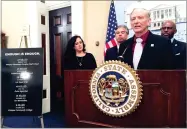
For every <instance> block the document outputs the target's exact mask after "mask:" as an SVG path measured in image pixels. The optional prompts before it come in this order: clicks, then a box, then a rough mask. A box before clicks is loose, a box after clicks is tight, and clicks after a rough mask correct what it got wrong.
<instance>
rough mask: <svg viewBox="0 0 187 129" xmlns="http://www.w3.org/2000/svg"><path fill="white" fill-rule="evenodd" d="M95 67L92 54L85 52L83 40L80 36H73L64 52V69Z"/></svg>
mask: <svg viewBox="0 0 187 129" xmlns="http://www.w3.org/2000/svg"><path fill="white" fill-rule="evenodd" d="M96 67H97V64H96V61H95V58H94V56H93V55H92V54H91V53H88V52H86V49H85V44H84V41H83V40H82V38H81V37H80V36H73V37H72V38H71V39H70V40H69V41H68V45H67V49H66V52H65V62H64V68H65V69H95V68H96Z"/></svg>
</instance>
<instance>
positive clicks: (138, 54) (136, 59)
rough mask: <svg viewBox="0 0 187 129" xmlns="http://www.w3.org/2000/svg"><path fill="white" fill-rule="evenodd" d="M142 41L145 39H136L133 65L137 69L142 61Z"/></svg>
mask: <svg viewBox="0 0 187 129" xmlns="http://www.w3.org/2000/svg"><path fill="white" fill-rule="evenodd" d="M142 41H143V40H142V39H141V38H137V39H136V45H135V49H134V54H133V65H134V69H135V70H137V67H138V63H139V61H140V58H141V55H142V51H143V47H142Z"/></svg>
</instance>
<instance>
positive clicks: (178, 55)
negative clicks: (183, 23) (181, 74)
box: [172, 39, 186, 69]
mask: <svg viewBox="0 0 187 129" xmlns="http://www.w3.org/2000/svg"><path fill="white" fill-rule="evenodd" d="M172 48H173V52H174V54H175V58H174V62H175V67H176V69H186V43H185V42H181V41H178V40H176V39H174V40H173V43H172Z"/></svg>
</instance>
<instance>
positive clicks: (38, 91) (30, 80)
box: [1, 48, 43, 116]
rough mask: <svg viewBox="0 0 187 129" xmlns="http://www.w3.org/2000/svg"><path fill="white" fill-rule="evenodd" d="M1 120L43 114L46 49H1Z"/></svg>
mask: <svg viewBox="0 0 187 129" xmlns="http://www.w3.org/2000/svg"><path fill="white" fill-rule="evenodd" d="M1 66H2V67H1V71H2V73H1V77H2V78H1V79H2V80H1V82H2V88H1V96H2V103H1V105H2V106H1V109H2V116H40V115H41V114H42V90H43V49H42V48H21V49H20V48H19V49H2V52H1Z"/></svg>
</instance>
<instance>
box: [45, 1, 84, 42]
mask: <svg viewBox="0 0 187 129" xmlns="http://www.w3.org/2000/svg"><path fill="white" fill-rule="evenodd" d="M46 4H47V2H46ZM47 6H48V11H52V10H56V9H60V8H65V7H68V6H71V18H72V36H73V35H80V36H81V37H82V38H83V39H84V24H83V23H84V19H85V18H84V1H62V2H59V1H58V2H57V3H56V4H55V3H54V4H51V5H49V4H48V5H47ZM48 21H49V20H48Z"/></svg>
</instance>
